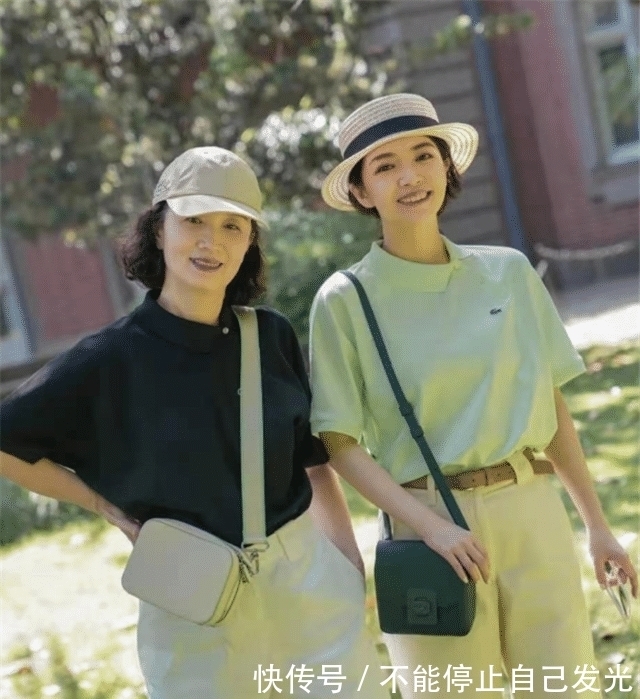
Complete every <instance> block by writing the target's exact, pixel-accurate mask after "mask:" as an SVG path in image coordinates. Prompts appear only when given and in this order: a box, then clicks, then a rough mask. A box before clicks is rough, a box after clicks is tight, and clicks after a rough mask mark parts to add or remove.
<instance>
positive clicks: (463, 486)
mask: <svg viewBox="0 0 640 699" xmlns="http://www.w3.org/2000/svg"><path fill="white" fill-rule="evenodd" d="M523 454H524V455H525V456H526V457H527V459H528V460H529V462H530V463H531V466H532V468H533V472H534V473H535V474H542V473H553V464H552V463H551V462H550V461H546V460H545V459H536V458H535V456H534V454H533V452H532V451H531V449H529V448H527V449H524V450H523ZM430 478H431V476H428V475H427V476H420V478H416V479H415V480H413V481H409V482H408V483H403V484H402V487H403V488H418V489H420V490H427V489H428V487H429V486H428V483H429V479H430ZM444 478H445V480H446V482H447V484H448V486H449V487H450V488H451V489H452V490H468V489H469V488H477V487H478V486H482V485H493V484H494V483H500V482H502V481H515V480H516V472H515V471H514V470H513V466H512V465H511V464H510V463H509V462H508V461H501V462H500V463H499V464H494V465H493V466H486V467H485V468H477V469H474V470H473V471H465V472H464V473H458V474H456V475H455V476H445V477H444Z"/></svg>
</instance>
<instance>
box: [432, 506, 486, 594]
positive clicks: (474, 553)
mask: <svg viewBox="0 0 640 699" xmlns="http://www.w3.org/2000/svg"><path fill="white" fill-rule="evenodd" d="M438 519H439V520H440V521H439V522H438V523H437V524H436V526H435V527H432V528H431V529H430V531H429V533H428V534H427V535H426V536H425V537H424V538H423V541H424V543H425V544H426V545H427V546H428V547H429V548H431V549H433V550H434V551H435V552H436V553H439V554H440V555H441V556H442V557H443V558H444V559H445V560H447V561H448V562H449V564H450V565H451V566H452V568H453V569H454V570H455V571H456V573H457V574H458V577H459V578H460V579H461V580H462V581H463V582H469V580H468V577H471V578H472V579H473V580H474V581H475V582H480V580H481V579H482V580H484V581H485V582H488V581H489V557H488V555H487V550H486V549H485V547H484V546H483V545H482V544H481V543H480V541H479V540H478V539H477V538H476V536H475V535H474V534H472V533H471V532H470V531H467V530H466V529H463V528H462V527H459V526H458V525H457V524H453V523H452V522H448V521H447V520H445V519H443V518H442V517H438Z"/></svg>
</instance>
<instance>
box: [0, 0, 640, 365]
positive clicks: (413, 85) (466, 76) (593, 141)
mask: <svg viewBox="0 0 640 699" xmlns="http://www.w3.org/2000/svg"><path fill="white" fill-rule="evenodd" d="M511 11H527V12H530V13H531V14H532V15H533V16H534V17H535V26H534V27H533V28H532V29H529V30H527V31H525V32H520V33H515V34H512V35H508V36H506V37H500V38H497V39H494V40H492V41H491V42H490V44H489V43H487V42H485V41H484V40H481V39H477V40H476V41H475V42H474V46H473V47H472V48H470V49H461V50H457V51H453V52H450V53H447V54H445V55H442V56H438V57H436V58H434V59H431V60H429V61H428V63H426V64H425V65H424V66H422V67H419V69H415V68H414V69H412V70H404V72H403V70H401V71H400V75H401V77H403V78H404V79H405V81H406V83H407V89H409V90H414V91H416V92H419V93H421V94H423V95H425V96H426V97H428V98H429V99H431V100H432V101H433V102H434V104H435V106H436V108H437V110H438V113H439V115H440V118H441V120H442V121H468V122H470V123H472V124H474V125H475V126H476V127H477V128H478V130H479V132H480V136H481V145H480V150H479V154H478V157H477V159H476V161H475V162H474V164H473V165H472V166H471V168H470V169H469V171H468V173H467V174H466V176H465V179H464V188H465V189H464V194H463V196H462V197H461V198H460V199H458V200H457V201H455V202H454V203H453V205H452V206H450V207H449V208H448V210H447V212H446V214H445V215H444V216H443V230H444V231H445V232H446V233H447V235H449V236H450V237H451V238H452V239H453V240H455V241H457V242H462V243H497V244H506V245H513V246H514V247H518V248H520V249H522V250H523V251H524V252H526V253H527V254H528V255H529V256H530V257H531V259H532V260H533V261H537V260H538V259H539V258H540V256H542V257H546V259H548V260H549V265H550V267H549V274H548V276H547V277H545V280H548V281H549V283H550V284H554V285H556V286H561V287H565V288H566V287H571V286H576V285H579V284H582V283H587V282H590V281H593V280H594V279H603V278H606V277H611V276H616V275H620V274H625V273H633V272H637V268H638V255H637V240H638V217H639V209H638V200H639V197H638V161H639V159H640V138H639V135H638V114H637V111H638V97H637V92H636V93H635V94H634V92H633V89H634V88H633V87H632V86H633V85H637V80H638V79H637V75H635V76H634V75H633V73H632V71H633V70H634V68H633V66H637V56H638V4H637V0H484V2H479V1H477V0H391V1H390V2H388V3H386V4H384V5H383V6H382V7H381V9H380V10H379V11H378V12H377V13H376V15H375V16H374V17H373V18H372V19H371V21H370V22H369V24H368V26H367V27H366V28H365V32H364V35H363V37H362V44H363V49H364V51H365V53H366V52H368V51H369V52H375V51H380V50H381V49H384V48H386V47H388V46H390V45H392V44H397V43H399V42H406V41H411V42H416V43H420V42H421V41H423V40H424V41H426V40H428V38H429V37H430V36H431V35H432V34H433V33H434V31H436V30H438V29H439V28H442V27H444V26H445V25H446V24H447V23H448V22H450V21H451V20H452V19H453V18H454V17H456V16H457V15H459V14H460V13H461V12H464V13H468V14H469V15H471V16H472V17H473V18H474V19H476V18H477V16H478V15H479V13H480V12H492V13H499V12H511ZM474 13H475V16H474ZM201 63H202V65H200V64H198V66H195V67H193V69H192V70H188V71H186V72H185V71H183V73H184V75H183V78H184V80H185V81H186V82H189V81H191V82H192V81H193V79H195V76H196V75H197V72H198V71H199V70H202V69H203V68H204V66H205V63H204V62H201ZM635 89H636V90H637V88H635ZM187 93H188V90H187ZM187 93H185V94H187ZM621 94H622V97H623V98H624V99H622V100H621V99H620V95H621ZM40 97H41V98H42V99H40V98H38V99H33V100H32V103H33V104H34V105H37V109H38V110H39V111H38V114H34V118H37V119H39V120H40V122H39V123H42V124H45V123H47V120H48V119H50V118H51V117H52V116H55V112H56V110H57V109H58V108H59V106H58V103H57V99H56V97H55V95H51V94H48V93H47V94H44V93H43V94H42V95H40ZM625 100H626V101H625ZM42 110H44V113H43V111H42ZM7 172H8V171H7V167H5V179H6V177H7ZM12 176H15V177H19V167H18V168H16V172H15V173H14V174H13V175H12ZM0 262H1V263H2V276H1V277H0V284H1V289H2V304H1V309H0V310H1V317H0V320H1V329H2V336H1V339H0V352H1V357H2V359H1V364H2V366H7V365H14V364H18V363H21V362H28V361H33V360H35V361H36V363H37V362H38V361H39V358H42V357H45V356H50V355H52V354H55V353H56V352H58V351H60V350H61V349H63V348H65V347H67V346H69V345H70V344H71V343H72V342H73V341H75V340H76V339H77V338H78V337H80V336H82V335H84V334H86V333H88V332H90V331H91V330H94V329H96V328H97V327H100V326H102V325H104V324H106V323H108V322H110V321H112V320H114V319H115V318H117V317H118V316H120V315H121V314H122V313H124V312H125V311H126V309H127V307H128V306H129V305H130V304H131V303H132V301H133V300H134V295H135V292H134V290H133V289H132V287H131V285H129V284H128V283H127V282H125V281H124V280H123V278H122V275H121V273H120V272H119V271H118V268H117V263H116V260H115V256H114V252H113V249H112V247H111V246H110V245H109V244H107V243H106V242H103V243H102V244H101V245H99V246H98V247H96V248H95V249H77V248H69V247H66V246H65V245H64V242H63V241H62V240H61V239H60V238H58V237H56V236H47V237H43V238H41V239H40V240H39V241H37V242H27V241H24V240H21V239H18V238H15V237H13V236H11V235H5V239H4V243H3V244H2V246H0Z"/></svg>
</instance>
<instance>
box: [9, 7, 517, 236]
mask: <svg viewBox="0 0 640 699" xmlns="http://www.w3.org/2000/svg"><path fill="white" fill-rule="evenodd" d="M383 4H384V3H383V2H368V3H356V2H354V1H353V0H340V2H333V1H330V0H301V1H298V2H296V3H295V4H294V3H293V2H289V1H288V0H215V1H213V0H209V1H208V0H3V2H2V3H1V4H0V17H1V21H2V45H3V47H4V48H3V49H2V55H1V60H0V79H1V88H2V100H1V102H2V104H1V107H0V132H1V133H2V136H1V139H2V146H3V149H4V162H5V164H6V166H5V177H4V180H5V182H4V187H3V218H4V224H5V226H8V227H10V228H12V229H13V230H16V231H18V232H19V233H21V234H23V235H36V234H39V233H43V232H52V231H53V232H58V231H64V232H65V236H66V239H67V241H68V242H69V243H74V242H76V241H84V240H87V239H91V238H93V237H95V236H96V235H100V234H117V233H120V232H121V231H122V230H123V228H124V227H125V226H127V225H128V224H129V222H130V220H131V218H132V217H133V216H134V215H135V214H137V213H138V212H139V211H140V210H141V209H143V208H145V207H146V206H147V204H148V202H149V200H150V196H151V192H152V190H153V186H154V183H155V181H156V179H157V177H158V174H159V172H160V171H161V169H162V168H163V166H164V165H165V164H166V163H167V162H168V161H169V160H171V159H172V158H173V157H175V155H176V154H177V153H178V152H180V151H181V150H183V149H185V148H188V147H190V146H194V145H202V144H205V143H216V144H217V145H220V146H223V147H227V148H231V149H233V150H235V151H237V152H239V153H240V154H242V155H244V156H245V157H247V158H248V159H249V160H250V162H251V163H252V165H253V166H254V167H255V169H256V172H257V173H258V175H259V177H260V179H261V184H262V186H263V189H264V191H265V193H266V195H267V198H268V203H269V204H270V205H271V206H288V205H289V204H291V203H292V202H293V203H295V204H297V205H305V206H311V207H313V206H315V205H317V203H318V190H319V187H320V184H321V181H322V179H323V177H324V175H325V173H326V172H327V171H328V170H329V169H330V168H331V167H332V166H333V164H334V163H335V162H336V159H337V153H336V149H335V147H334V145H333V141H334V138H335V136H336V133H337V127H338V123H339V119H340V118H342V117H343V116H344V114H345V113H346V112H348V111H350V110H351V109H352V108H353V107H354V106H355V105H356V104H358V103H361V102H363V101H365V100H367V99H370V98H371V97H372V96H376V95H379V94H381V93H382V92H384V91H388V90H392V89H396V88H397V87H399V85H398V84H397V83H393V82H392V81H391V79H390V77H389V76H390V75H392V74H393V71H394V69H395V67H397V65H398V61H399V60H403V61H406V60H407V57H409V59H412V60H424V58H425V55H426V54H425V51H426V52H427V54H428V52H429V51H435V52H441V51H446V50H449V49H451V48H456V47H457V46H459V45H461V44H463V43H465V42H467V41H468V40H469V37H470V36H471V35H472V34H473V31H474V28H473V27H471V26H470V22H469V21H467V20H468V18H466V19H465V18H464V17H462V18H458V20H456V21H455V22H453V23H452V24H451V25H450V26H449V27H447V28H445V29H444V30H442V31H441V32H438V33H437V34H436V35H435V36H434V39H433V41H432V42H431V44H429V45H428V46H418V47H410V50H409V52H407V50H406V48H407V47H395V48H393V49H392V50H389V51H387V52H385V53H383V54H380V55H376V56H368V57H367V58H366V59H365V57H363V56H362V55H361V54H360V51H359V36H360V33H361V26H362V23H363V22H364V21H366V19H367V13H370V12H375V11H378V10H379V9H380V7H381V6H382V5H383ZM518 22H520V24H521V21H520V20H519V19H517V18H516V20H515V22H514V19H513V18H512V17H511V16H507V15H504V16H500V17H494V18H492V23H493V24H487V25H486V26H485V25H483V26H481V27H479V28H478V27H476V30H479V31H483V32H486V33H490V32H491V31H495V32H496V33H501V32H503V31H505V30H511V29H512V28H513V27H514V26H516V25H517V23H518ZM492 27H493V29H492ZM399 51H401V54H400V53H398V52H399Z"/></svg>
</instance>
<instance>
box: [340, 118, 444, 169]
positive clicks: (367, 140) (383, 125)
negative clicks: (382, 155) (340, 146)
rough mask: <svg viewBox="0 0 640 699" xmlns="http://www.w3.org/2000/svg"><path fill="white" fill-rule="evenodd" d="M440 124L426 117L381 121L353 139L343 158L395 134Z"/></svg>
mask: <svg viewBox="0 0 640 699" xmlns="http://www.w3.org/2000/svg"><path fill="white" fill-rule="evenodd" d="M439 123H440V122H438V121H436V120H435V119H431V118H430V117H426V116H399V117H393V118H392V119H387V120H386V121H381V122H380V123H379V124H375V125H374V126H370V127H369V128H368V129H366V130H365V131H363V132H362V133H361V134H360V135H359V136H357V137H356V138H354V139H353V141H351V143H350V144H349V145H348V146H347V147H346V149H345V151H344V156H343V157H344V158H345V159H346V158H350V157H351V156H352V155H354V154H355V153H358V152H360V151H361V150H363V149H364V148H367V147H368V146H370V145H371V144H372V143H375V142H376V141H379V140H381V139H383V138H386V137H387V136H393V134H396V133H402V132H404V131H413V130H414V129H422V128H424V127H425V126H436V125H437V124H439Z"/></svg>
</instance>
